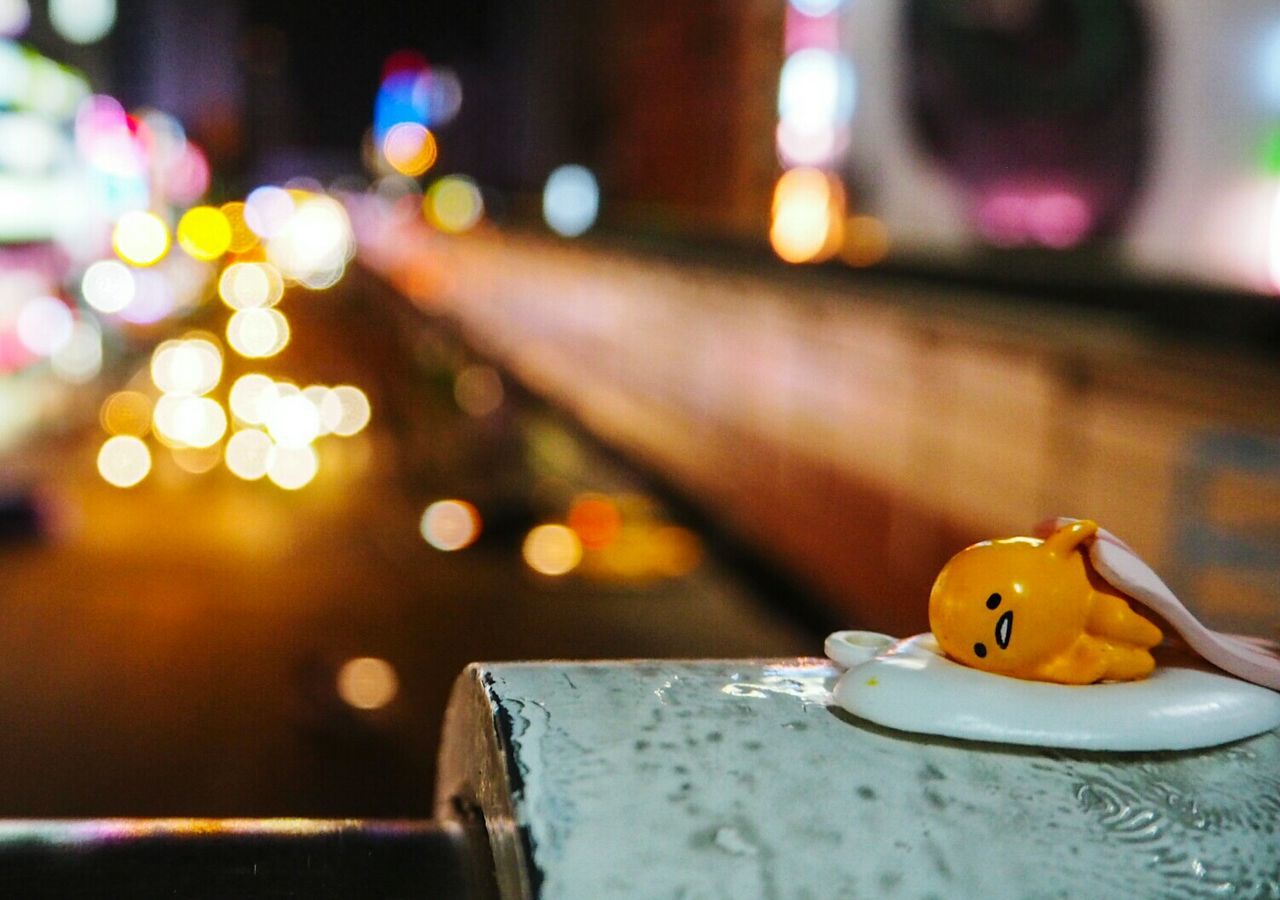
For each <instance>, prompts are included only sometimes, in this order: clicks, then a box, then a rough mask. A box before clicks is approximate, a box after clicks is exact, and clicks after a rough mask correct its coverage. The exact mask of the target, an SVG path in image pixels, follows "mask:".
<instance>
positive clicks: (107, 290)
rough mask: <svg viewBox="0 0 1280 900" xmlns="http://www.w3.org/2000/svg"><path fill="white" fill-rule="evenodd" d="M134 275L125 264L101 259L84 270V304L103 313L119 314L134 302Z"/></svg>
mask: <svg viewBox="0 0 1280 900" xmlns="http://www.w3.org/2000/svg"><path fill="white" fill-rule="evenodd" d="M134 291H135V286H134V282H133V273H132V272H131V271H129V267H128V266H126V265H125V264H124V263H122V262H119V261H117V260H114V259H100V260H98V261H97V262H95V263H94V264H93V265H91V266H89V268H87V269H85V270H84V276H83V277H82V278H81V279H80V294H81V296H83V297H84V302H85V303H87V304H89V306H91V307H93V308H94V309H96V310H97V311H98V312H103V313H117V312H120V310H122V309H124V308H125V307H126V306H128V305H129V304H130V303H131V302H132V301H133V295H134Z"/></svg>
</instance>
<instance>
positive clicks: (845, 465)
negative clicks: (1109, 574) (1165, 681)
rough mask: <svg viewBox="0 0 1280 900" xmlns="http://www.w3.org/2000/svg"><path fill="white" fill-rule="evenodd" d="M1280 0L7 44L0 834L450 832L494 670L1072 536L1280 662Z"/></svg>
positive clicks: (118, 7)
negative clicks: (283, 819)
mask: <svg viewBox="0 0 1280 900" xmlns="http://www.w3.org/2000/svg"><path fill="white" fill-rule="evenodd" d="M1278 294H1280V9H1277V7H1276V6H1275V5H1274V4H1273V3H1270V2H1266V0H1234V2H1231V3H1226V2H1222V3H1189V2H1183V0H1141V2H1140V0H964V2H959V0H696V2H689V0H647V2H640V0H611V2H605V3H601V2H587V0H542V2H536V0H510V2H505V0H504V2H499V0H471V2H465V3H464V2H452V0H450V2H445V0H441V2H409V0H396V2H372V3H366V4H349V3H337V2H317V3H308V4H298V3H288V2H284V0H278V2H266V0H238V2H237V0H206V2H204V3H201V4H187V3H172V2H164V0H0V724H2V725H3V727H0V761H2V762H3V766H0V797H3V798H4V801H3V809H0V813H3V814H4V815H6V816H44V817H52V816H74V817H87V816H126V815H196V816H261V815H282V814H291V815H313V816H400V815H412V816H425V815H429V814H430V804H431V782H432V777H433V768H434V755H435V750H436V744H437V742H438V738H439V727H440V718H441V715H442V712H443V705H444V702H445V699H446V697H447V694H448V691H449V688H450V684H451V682H452V680H453V678H454V677H455V676H456V675H457V674H458V672H459V671H460V670H461V669H462V667H463V666H464V665H465V664H466V663H467V662H469V661H473V660H480V659H484V660H502V659H544V658H570V657H573V658H596V657H610V658H638V657H735V656H736V657H748V656H789V655H798V654H799V655H805V654H808V655H816V654H819V653H820V652H821V650H820V648H821V638H822V635H823V634H824V633H825V630H827V629H831V628H834V627H862V628H869V629H875V630H882V631H887V632H891V633H897V634H904V635H905V634H907V633H912V632H914V631H918V630H922V629H923V628H925V627H927V624H926V622H925V603H926V599H927V595H928V589H929V586H930V584H931V583H932V580H933V577H934V575H935V574H936V572H937V570H938V568H939V567H940V566H941V564H942V563H943V562H944V561H945V560H946V559H947V558H948V557H949V556H950V555H951V554H952V553H954V552H955V551H957V550H959V549H960V548H962V547H963V546H965V545H966V544H968V543H970V542H972V541H974V540H979V539H982V538H987V537H994V536H1003V535H1010V534H1015V533H1025V532H1027V531H1028V530H1029V529H1030V528H1031V527H1032V526H1033V525H1034V524H1035V523H1036V522H1037V521H1039V520H1041V519H1044V518H1046V517H1049V516H1053V515H1075V516H1088V517H1092V518H1095V519H1097V520H1098V521H1100V522H1101V523H1102V524H1103V525H1104V526H1105V527H1107V528H1109V529H1111V530H1113V531H1115V532H1116V533H1118V534H1120V535H1122V536H1123V537H1124V538H1125V539H1126V540H1128V541H1129V542H1130V543H1131V544H1133V545H1134V546H1135V547H1136V548H1137V549H1138V550H1139V552H1141V553H1142V554H1143V555H1144V556H1146V557H1147V558H1148V559H1150V560H1151V561H1152V562H1153V563H1154V564H1155V565H1156V567H1157V569H1158V570H1159V571H1161V572H1162V573H1163V574H1164V575H1165V576H1166V577H1167V580H1169V582H1170V583H1171V584H1172V585H1173V586H1174V587H1175V589H1176V590H1178V591H1179V592H1180V593H1181V594H1182V596H1183V597H1184V598H1185V599H1186V600H1187V601H1188V602H1189V604H1190V605H1192V606H1194V607H1195V608H1196V609H1197V611H1198V612H1199V613H1200V615H1201V616H1203V617H1204V618H1205V619H1206V620H1208V621H1209V622H1211V623H1212V624H1215V625H1217V626H1219V627H1223V628H1229V629H1233V630H1239V631H1245V632H1249V633H1253V634H1265V635H1269V636H1273V637H1274V636H1276V635H1277V634H1278V633H1280V606H1278V605H1277V598H1278V597H1280V405H1278V404H1277V400H1278V399H1280V368H1278V367H1277V355H1276V354H1277V350H1278V349H1280V312H1278V311H1277V295H1278Z"/></svg>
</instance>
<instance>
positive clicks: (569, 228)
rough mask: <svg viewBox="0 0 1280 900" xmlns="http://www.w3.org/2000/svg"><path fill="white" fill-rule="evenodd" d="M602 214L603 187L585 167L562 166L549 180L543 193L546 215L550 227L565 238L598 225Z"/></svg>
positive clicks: (543, 208)
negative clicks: (598, 217)
mask: <svg viewBox="0 0 1280 900" xmlns="http://www.w3.org/2000/svg"><path fill="white" fill-rule="evenodd" d="M599 211H600V186H599V185H598V184H597V183H596V177H595V175H593V174H591V170H590V169H588V168H586V167H584V166H574V165H570V166H561V167H560V168H558V169H556V170H555V171H554V172H552V173H551V174H550V175H549V176H548V177H547V184H546V187H544V188H543V190H542V216H543V218H544V219H546V221H547V225H548V227H550V228H551V230H552V231H554V232H556V233H557V234H561V235H564V236H565V237H577V236H578V235H580V234H583V233H584V232H586V231H587V229H589V228H590V227H591V226H592V225H594V224H595V221H596V216H597V214H598V213H599Z"/></svg>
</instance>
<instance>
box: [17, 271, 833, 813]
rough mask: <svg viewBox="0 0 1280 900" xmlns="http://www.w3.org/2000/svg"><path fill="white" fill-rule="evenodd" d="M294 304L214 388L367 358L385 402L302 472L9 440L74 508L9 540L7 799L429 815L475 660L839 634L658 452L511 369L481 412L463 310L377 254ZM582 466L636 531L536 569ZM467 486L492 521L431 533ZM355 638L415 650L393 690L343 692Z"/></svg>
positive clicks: (38, 486)
mask: <svg viewBox="0 0 1280 900" xmlns="http://www.w3.org/2000/svg"><path fill="white" fill-rule="evenodd" d="M281 309H282V310H283V311H284V312H285V313H286V314H287V315H288V316H289V318H290V322H291V323H292V328H293V340H292V342H291V344H290V345H289V346H288V347H287V348H286V350H285V351H284V352H283V353H282V354H281V355H280V356H279V357H276V358H275V359H272V360H267V361H264V362H262V363H261V364H260V365H250V364H247V363H246V362H245V361H243V360H241V361H238V362H234V361H233V358H231V357H228V362H227V366H228V368H227V371H226V373H225V375H224V378H223V385H222V387H221V388H220V389H219V391H218V392H215V396H220V397H221V398H225V396H226V386H227V385H228V384H229V383H230V382H231V380H232V379H234V378H235V377H237V376H238V375H239V374H242V373H244V372H247V371H251V370H254V371H264V372H266V373H267V374H269V375H272V377H276V378H285V377H287V378H290V379H292V380H294V381H295V382H296V383H298V384H299V385H304V384H309V383H312V382H320V383H324V384H337V383H344V382H346V383H353V384H356V385H359V386H361V387H362V388H363V389H364V390H366V391H367V392H368V394H369V397H370V399H371V402H372V407H373V420H372V424H371V426H370V428H369V429H368V430H367V431H365V432H363V433H362V434H360V435H358V436H356V437H354V438H347V439H341V440H339V439H329V438H326V439H323V440H322V442H321V446H320V448H319V449H320V457H321V471H320V475H319V476H318V478H317V480H316V481H315V482H314V483H312V484H310V485H308V486H307V487H305V488H304V489H302V490H301V491H298V492H295V493H290V492H285V491H282V490H280V489H278V488H276V487H275V486H273V485H271V484H268V483H265V482H253V483H249V482H244V481H240V480H238V479H236V478H235V477H233V476H232V475H231V474H230V473H229V472H227V470H226V469H225V468H224V467H221V466H220V467H217V468H215V469H214V470H212V471H210V472H208V473H206V474H200V475H195V474H191V473H189V472H185V471H182V470H180V469H179V468H178V467H177V466H176V465H174V463H173V462H172V460H170V459H169V458H168V457H167V456H166V455H165V454H164V453H159V454H157V457H156V465H155V468H154V470H153V472H152V473H151V475H150V476H149V477H148V478H147V480H145V481H144V482H143V483H142V484H141V485H139V486H138V487H136V488H133V489H130V490H121V489H118V488H114V487H111V486H110V485H108V484H106V483H105V482H104V481H103V480H102V479H101V478H100V477H99V476H98V474H97V472H96V470H95V464H94V460H95V455H96V453H97V450H98V447H99V446H100V445H101V442H102V441H103V439H104V438H105V436H106V435H105V434H104V432H103V431H102V429H101V427H100V426H99V425H98V424H97V423H96V422H91V421H86V422H84V423H81V424H80V425H78V426H76V427H72V428H69V429H68V430H67V431H66V433H64V434H62V435H60V436H56V437H50V436H45V437H41V438H39V439H38V440H37V441H36V442H35V443H33V444H30V445H28V446H26V447H25V448H23V449H22V450H21V451H20V453H19V454H17V455H15V456H14V457H12V458H10V459H8V460H4V461H3V462H4V467H5V468H6V469H7V470H8V473H9V474H8V476H7V477H6V479H5V480H6V481H7V482H8V484H7V485H6V487H8V488H10V489H14V488H22V489H23V490H31V491H33V492H34V493H35V494H36V495H38V496H39V497H40V498H41V502H42V503H43V504H44V505H45V507H46V508H47V509H49V510H51V511H52V515H51V521H52V523H53V525H52V527H51V530H50V533H49V534H47V535H46V536H44V537H42V538H39V539H30V540H15V539H9V540H6V541H5V542H3V543H0V622H2V623H3V624H2V625H0V762H3V765H0V816H39V817H96V816H178V815H180V816H220V817H221V816H269V815H294V816H331V817H341V816H381V817H387V816H426V815H429V814H430V801H431V784H432V779H433V775H434V760H435V754H436V749H437V744H438V741H439V728H440V720H441V715H442V713H443V705H444V702H445V699H446V697H447V695H448V691H449V689H450V686H451V684H452V681H453V679H454V678H455V676H456V675H457V674H458V673H459V672H460V671H461V670H462V667H463V666H464V665H465V664H466V663H468V662H470V661H473V660H490V661H493V660H516V659H547V658H638V657H666V658H678V657H684V658H700V657H747V656H787V655H795V654H812V653H816V652H819V648H820V646H821V641H820V636H819V635H818V634H817V633H815V632H813V631H812V630H810V629H806V628H804V627H802V626H800V625H798V624H796V621H795V620H794V619H793V618H791V617H790V616H789V615H788V614H787V613H786V612H785V611H784V610H782V609H781V608H780V602H779V601H782V602H783V603H785V600H786V598H785V596H784V597H777V596H775V597H771V598H765V597H762V596H761V595H760V593H759V592H758V591H755V590H753V588H752V587H750V586H749V585H748V584H747V582H746V581H744V580H743V579H742V578H741V577H739V575H738V573H736V572H735V571H734V570H733V569H732V568H731V567H729V566H727V565H726V564H724V563H723V562H722V561H721V560H719V559H718V558H717V556H716V555H715V553H714V552H712V551H711V550H709V549H708V548H709V547H710V546H711V545H710V544H708V543H707V542H706V541H705V540H702V538H703V537H705V535H704V536H699V535H697V533H696V530H695V532H694V537H693V539H692V540H690V539H689V537H688V532H683V531H679V530H676V531H672V530H670V527H669V526H675V527H676V528H677V529H679V528H680V527H682V526H683V525H685V524H687V523H682V522H681V521H680V519H679V516H678V515H677V514H675V513H674V512H673V511H672V510H671V509H670V508H669V507H668V506H665V505H664V504H663V502H662V501H661V500H660V499H658V498H657V497H655V496H654V495H653V494H652V493H651V492H650V491H649V490H648V485H647V482H646V479H645V478H644V476H643V475H641V474H639V473H637V472H634V471H631V470H629V469H628V468H626V467H625V466H622V465H620V464H618V462H617V460H616V459H614V458H612V457H611V456H609V455H608V454H606V453H604V452H602V451H601V449H600V448H598V447H595V446H593V445H592V444H591V443H590V442H589V441H587V440H584V439H583V436H582V435H581V434H580V433H579V432H577V431H576V430H575V428H574V427H573V425H572V423H569V422H566V421H565V420H564V419H563V418H562V417H560V416H559V415H558V414H557V413H556V412H555V411H554V410H551V409H549V408H547V407H545V406H543V405H541V404H539V403H537V402H535V401H534V400H532V399H530V398H528V397H525V396H522V395H521V393H520V391H519V390H518V389H517V388H516V387H515V386H514V385H511V384H510V383H507V384H506V385H505V387H506V390H505V393H504V395H503V397H504V399H503V402H502V403H501V404H500V405H499V406H498V407H497V408H496V409H494V410H493V411H491V412H488V413H486V414H483V415H469V414H467V413H465V412H463V411H462V410H461V409H460V408H459V403H458V400H457V393H456V390H455V388H456V380H457V376H458V374H459V373H460V372H462V371H464V370H467V369H468V367H470V366H474V365H476V364H477V363H478V362H480V361H478V360H476V359H475V358H474V357H473V356H472V355H471V354H470V353H469V351H467V350H466V349H465V348H464V347H462V346H461V345H460V344H459V343H458V342H457V341H456V340H455V339H453V338H452V337H451V336H450V333H449V330H448V328H447V327H446V326H445V325H444V324H443V323H439V322H435V323H433V322H431V321H429V320H428V319H426V318H424V317H423V314H422V313H420V312H418V311H416V310H414V309H413V308H412V307H410V305H409V304H408V303H406V302H405V301H404V300H402V299H401V298H399V297H397V296H396V295H395V294H393V293H391V292H390V291H389V290H388V289H386V288H385V287H384V286H382V285H381V284H380V283H378V282H376V281H375V280H373V279H372V278H370V277H369V276H366V275H362V274H361V273H359V272H355V271H353V272H352V273H351V274H350V275H349V276H348V278H347V280H346V281H344V282H343V283H342V284H341V285H339V286H338V287H337V288H334V289H332V290H330V291H328V292H324V293H315V294H311V293H306V292H302V291H298V292H291V293H290V295H289V296H287V297H286V298H285V301H284V303H283V304H282V306H281ZM224 312H225V311H224ZM219 321H221V319H218V318H217V316H216V315H215V313H214V312H213V311H210V312H209V313H208V318H207V321H201V320H200V319H199V318H197V319H196V320H195V321H193V322H191V323H190V327H191V328H200V327H206V328H209V329H210V330H214V329H215V328H217V327H218V324H217V323H218V322H219ZM184 328H185V326H184ZM181 330H183V329H179V332H180V331H181ZM145 364H146V356H145V354H140V355H139V356H138V357H137V358H136V359H135V360H134V361H133V363H132V366H121V367H120V368H119V371H118V372H116V373H115V375H114V376H112V377H109V378H108V377H106V376H104V384H103V385H102V386H101V388H102V390H103V391H104V392H106V391H109V390H113V389H116V388H118V387H119V386H121V385H123V384H124V383H125V382H126V381H127V380H128V378H129V377H130V376H131V375H132V374H133V372H134V370H136V369H138V368H141V367H145ZM472 371H482V370H472ZM583 492H598V493H600V494H602V495H604V496H606V497H609V498H611V499H612V500H613V501H614V502H616V503H618V504H619V505H620V507H621V508H622V509H623V512H624V522H625V523H626V524H627V526H628V527H627V528H624V530H623V532H622V535H623V536H624V537H625V538H626V540H625V541H624V542H623V543H624V544H627V546H623V545H618V546H615V547H614V548H613V551H611V553H604V552H597V553H591V552H589V553H588V555H587V558H586V559H585V560H584V563H583V565H582V566H581V567H580V568H579V569H578V570H576V571H574V572H571V573H569V574H568V575H564V576H560V577H551V576H546V575H539V574H537V573H535V572H533V571H532V570H531V569H530V568H529V566H528V565H526V564H525V562H524V561H523V560H522V558H521V552H520V548H521V542H522V541H523V539H524V537H525V535H526V534H527V532H528V530H529V529H530V528H531V527H532V526H534V525H536V524H538V523H540V522H551V521H557V522H563V521H564V520H565V517H566V514H567V511H568V509H569V507H570V504H571V503H572V502H573V500H574V498H575V497H577V496H580V495H581V494H582V493H583ZM448 497H456V498H462V499H466V500H468V501H469V502H471V503H474V504H475V506H476V507H477V508H478V510H479V511H480V514H481V516H482V518H483V520H484V530H483V532H482V534H481V537H480V539H479V540H478V541H477V542H476V543H475V544H474V545H472V546H470V547H467V548H466V549H463V550H460V551H457V552H452V553H446V552H441V551H439V550H436V549H434V548H433V547H431V546H429V545H428V544H427V543H426V542H425V541H424V540H423V538H422V536H421V534H420V532H419V520H420V517H421V515H422V512H423V509H424V508H425V507H426V505H427V504H429V503H431V502H433V501H434V500H438V499H441V498H448ZM664 529H666V530H664ZM655 535H660V536H661V538H662V540H666V541H667V543H666V544H663V543H662V540H657V539H656V538H655ZM673 535H676V536H682V537H681V540H679V541H677V542H676V543H675V544H674V545H673V544H672V543H671V540H670V539H671V538H672V536H673ZM655 541H656V542H655ZM628 542H629V543H628ZM655 547H657V548H658V549H655ZM663 548H665V549H663ZM699 548H700V549H699ZM685 570H687V571H685ZM354 657H376V658H379V659H383V660H386V661H387V662H389V663H390V664H391V666H393V667H394V670H395V673H396V675H397V678H398V690H397V693H396V695H395V698H394V699H393V700H392V701H391V702H390V703H389V704H387V705H386V706H384V707H382V708H379V709H375V710H370V711H363V710H358V709H355V708H353V707H351V706H349V705H347V704H346V703H344V702H343V701H342V700H341V699H340V698H339V696H338V693H337V691H336V689H335V678H336V675H337V672H338V670H339V668H340V666H341V665H342V663H343V662H344V661H346V660H348V659H351V658H354Z"/></svg>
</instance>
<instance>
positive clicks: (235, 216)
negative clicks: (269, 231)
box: [219, 200, 258, 253]
mask: <svg viewBox="0 0 1280 900" xmlns="http://www.w3.org/2000/svg"><path fill="white" fill-rule="evenodd" d="M219 211H220V212H221V213H222V215H223V218H225V219H226V220H227V226H228V227H229V228H230V229H231V241H230V242H229V243H228V244H227V249H228V250H230V251H231V252H232V253H244V252H245V251H246V250H248V249H250V248H251V247H253V245H254V244H256V243H258V236H257V235H256V234H254V233H253V229H252V228H250V227H249V223H248V222H246V221H245V220H244V204H243V203H241V202H240V201H239V200H234V201H232V202H231V203H224V204H222V206H221V207H220V208H219Z"/></svg>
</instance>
